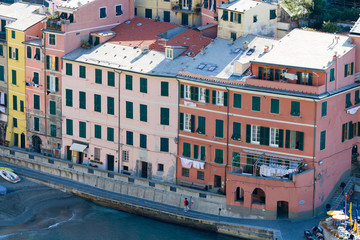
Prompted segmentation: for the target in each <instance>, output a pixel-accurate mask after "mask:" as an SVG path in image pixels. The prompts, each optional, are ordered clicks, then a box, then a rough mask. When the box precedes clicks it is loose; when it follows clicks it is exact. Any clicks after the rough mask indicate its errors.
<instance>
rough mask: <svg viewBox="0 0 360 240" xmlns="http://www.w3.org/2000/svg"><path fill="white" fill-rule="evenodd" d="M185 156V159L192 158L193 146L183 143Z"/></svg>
mask: <svg viewBox="0 0 360 240" xmlns="http://www.w3.org/2000/svg"><path fill="white" fill-rule="evenodd" d="M183 156H184V157H191V145H190V143H186V142H184V143H183Z"/></svg>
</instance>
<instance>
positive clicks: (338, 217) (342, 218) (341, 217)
mask: <svg viewBox="0 0 360 240" xmlns="http://www.w3.org/2000/svg"><path fill="white" fill-rule="evenodd" d="M331 218H332V219H334V220H337V221H346V220H348V219H349V216H347V215H343V214H341V215H334V216H332V217H331Z"/></svg>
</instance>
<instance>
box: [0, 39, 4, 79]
mask: <svg viewBox="0 0 360 240" xmlns="http://www.w3.org/2000/svg"><path fill="white" fill-rule="evenodd" d="M0 46H1V45H0ZM0 81H5V68H4V66H2V65H0Z"/></svg>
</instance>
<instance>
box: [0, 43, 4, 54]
mask: <svg viewBox="0 0 360 240" xmlns="http://www.w3.org/2000/svg"><path fill="white" fill-rule="evenodd" d="M0 56H4V46H3V45H1V44H0Z"/></svg>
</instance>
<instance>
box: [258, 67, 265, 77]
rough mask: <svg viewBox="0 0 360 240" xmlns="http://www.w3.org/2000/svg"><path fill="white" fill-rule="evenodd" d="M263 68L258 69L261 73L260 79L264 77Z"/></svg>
mask: <svg viewBox="0 0 360 240" xmlns="http://www.w3.org/2000/svg"><path fill="white" fill-rule="evenodd" d="M263 69H264V68H263V67H259V70H258V71H259V73H258V74H259V76H258V78H259V79H263Z"/></svg>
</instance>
